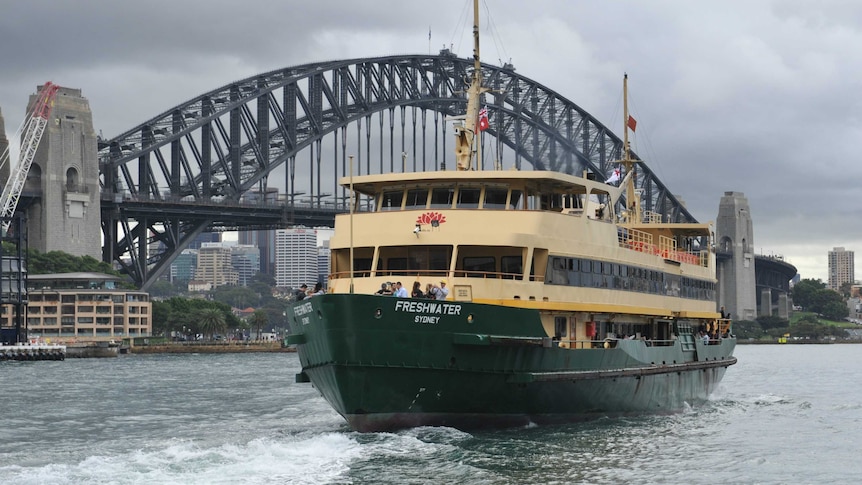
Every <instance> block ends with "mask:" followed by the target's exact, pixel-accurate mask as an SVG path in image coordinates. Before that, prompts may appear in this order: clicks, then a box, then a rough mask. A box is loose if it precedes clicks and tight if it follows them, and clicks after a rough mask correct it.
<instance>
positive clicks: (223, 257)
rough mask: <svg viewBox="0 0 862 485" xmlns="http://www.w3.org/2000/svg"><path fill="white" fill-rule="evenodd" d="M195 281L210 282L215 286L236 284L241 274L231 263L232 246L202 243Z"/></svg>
mask: <svg viewBox="0 0 862 485" xmlns="http://www.w3.org/2000/svg"><path fill="white" fill-rule="evenodd" d="M194 279H195V281H197V282H205V283H209V284H210V285H212V286H213V287H216V286H222V285H236V284H237V283H238V282H239V274H238V273H237V272H236V270H234V269H233V265H232V264H231V246H230V245H228V244H224V243H216V242H210V243H207V242H205V243H201V247H200V249H199V250H198V265H197V268H196V270H195V278H194Z"/></svg>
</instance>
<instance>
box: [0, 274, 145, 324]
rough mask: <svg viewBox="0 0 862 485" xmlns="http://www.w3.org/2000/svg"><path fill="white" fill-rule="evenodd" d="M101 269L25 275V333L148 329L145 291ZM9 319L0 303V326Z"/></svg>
mask: <svg viewBox="0 0 862 485" xmlns="http://www.w3.org/2000/svg"><path fill="white" fill-rule="evenodd" d="M120 281H122V279H121V278H120V277H118V276H113V275H108V274H103V273H57V274H41V275H29V276H28V300H29V303H28V305H27V315H26V317H27V318H26V322H27V328H28V333H29V336H30V337H37V336H41V337H77V338H91V337H145V336H149V335H151V334H152V318H151V315H152V303H151V302H150V295H149V294H148V293H147V292H145V291H140V290H128V289H123V288H121V287H120V285H119V283H120ZM14 325H15V320H14V307H13V306H12V305H4V306H3V307H2V311H0V326H3V327H12V326H14Z"/></svg>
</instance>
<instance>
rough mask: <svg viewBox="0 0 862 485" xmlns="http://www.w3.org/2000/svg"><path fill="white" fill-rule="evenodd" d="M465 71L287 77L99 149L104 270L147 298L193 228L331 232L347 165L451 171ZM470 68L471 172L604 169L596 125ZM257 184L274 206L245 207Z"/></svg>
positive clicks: (448, 65) (180, 112)
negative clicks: (479, 137) (478, 148)
mask: <svg viewBox="0 0 862 485" xmlns="http://www.w3.org/2000/svg"><path fill="white" fill-rule="evenodd" d="M472 62H473V61H472V60H470V59H460V58H457V57H456V56H454V55H452V54H449V53H448V52H446V51H443V52H441V53H440V54H439V55H436V56H435V55H408V56H390V57H378V58H366V59H351V60H341V61H332V62H323V63H314V64H305V65H301V66H294V67H288V68H284V69H279V70H276V71H272V72H267V73H263V74H259V75H257V76H253V77H250V78H247V79H243V80H240V81H236V82H233V83H230V84H228V85H226V86H223V87H221V88H218V89H216V90H213V91H210V92H207V93H205V94H202V95H200V96H198V97H196V98H194V99H192V100H190V101H187V102H185V103H183V104H181V105H179V106H176V107H174V108H171V109H170V110H168V111H166V112H164V113H162V114H160V115H159V116H156V117H155V118H152V119H150V120H148V121H146V122H144V123H142V124H141V125H139V126H137V127H135V128H132V129H131V130H129V131H127V132H125V133H123V134H121V135H119V136H117V137H115V138H113V139H110V140H100V144H99V147H100V150H99V164H100V175H101V184H102V231H103V234H104V239H105V247H104V248H103V252H104V254H103V256H104V259H105V261H113V262H116V263H119V264H120V265H121V266H122V267H123V268H124V269H125V270H126V272H128V273H129V274H130V275H131V276H132V278H133V280H134V281H135V282H136V283H138V284H139V285H140V286H142V287H144V288H146V287H148V286H149V285H150V284H151V283H152V282H153V281H155V279H157V278H158V277H159V276H160V275H161V274H163V273H164V271H165V270H166V269H167V268H168V267H169V265H170V263H171V261H173V259H174V258H175V257H176V255H178V254H179V252H180V251H181V250H182V249H183V248H184V247H186V246H187V245H188V243H189V242H190V241H191V240H193V239H194V238H195V237H196V236H197V235H198V234H200V233H201V232H203V231H207V230H243V229H256V228H276V227H287V226H289V225H296V224H303V223H305V224H306V225H331V224H332V221H333V218H334V214H335V213H337V212H343V211H346V201H347V193H346V191H345V190H344V189H343V188H341V187H340V186H339V185H338V180H339V178H341V177H345V176H347V175H348V174H349V169H348V166H349V163H348V157H349V156H353V157H354V175H363V174H369V173H388V172H396V171H397V172H400V171H408V170H409V171H425V170H445V169H447V168H454V155H453V153H451V152H452V148H451V143H453V141H452V140H449V139H448V138H451V132H448V131H447V123H446V120H445V118H446V117H447V116H455V115H460V114H462V113H463V110H464V109H465V106H466V98H465V96H464V92H465V91H466V88H467V84H468V83H469V79H470V73H471V72H472V69H473V66H472ZM482 70H483V78H484V79H485V82H486V84H487V85H488V86H489V87H491V88H492V90H493V91H492V92H491V93H488V94H486V95H485V96H486V99H485V100H484V103H483V104H484V105H486V106H487V107H488V111H489V113H490V120H491V124H490V128H489V129H488V130H487V131H485V132H484V133H485V134H486V137H485V139H484V141H483V146H484V147H485V148H484V149H483V153H485V154H488V155H487V156H486V157H483V160H480V168H487V169H490V168H493V167H499V168H503V169H507V168H517V169H521V170H527V169H533V170H554V171H560V172H565V173H569V174H577V175H580V174H583V173H584V172H585V171H586V172H588V173H592V174H595V176H596V178H597V179H603V177H606V176H607V174H609V173H610V172H611V171H612V170H613V168H614V167H615V161H616V160H618V159H620V158H621V148H622V141H621V139H620V138H618V137H617V136H616V135H614V134H613V133H612V132H611V131H610V130H609V129H608V128H607V127H606V126H604V125H603V124H601V123H600V122H599V121H598V120H596V119H594V118H593V117H592V116H590V115H589V114H588V113H587V112H586V111H584V110H583V109H581V108H580V107H578V106H577V105H575V104H574V103H572V102H571V101H568V100H566V99H564V98H562V97H561V96H560V95H559V94H558V93H556V92H554V91H553V90H551V89H549V88H547V87H545V86H543V85H541V84H539V83H537V82H535V81H532V80H530V79H528V78H526V77H524V76H521V75H519V74H517V73H515V70H514V68H513V67H512V66H510V65H505V66H503V67H496V66H490V65H484V64H483V65H482ZM453 131H454V130H453ZM632 157H633V158H637V155H635V154H632ZM638 170H639V172H638V177H637V188H638V189H640V190H639V191H640V193H641V194H642V195H641V197H642V206H643V207H644V209H646V210H651V211H654V212H658V213H661V214H663V216H664V217H665V218H666V219H667V220H674V221H688V222H692V221H694V218H693V217H692V216H691V214H689V212H688V211H687V210H686V209H685V207H683V206H682V205H681V204H680V202H679V201H678V200H677V199H676V198H675V197H674V196H673V195H672V194H671V193H670V192H669V191H668V189H667V188H666V187H665V186H664V184H662V183H661V181H660V180H658V178H657V177H656V176H655V175H654V174H653V172H652V171H651V170H650V169H649V167H648V166H647V165H646V164H645V163H641V164H639V166H638ZM268 186H278V187H280V189H281V190H282V191H283V194H284V195H283V196H282V197H281V198H280V199H279V200H276V201H270V202H271V203H269V204H260V203H257V202H256V201H257V200H263V199H264V198H265V197H264V196H263V194H266V193H267V187H268ZM363 202H364V204H365V207H368V206H369V204H370V201H367V200H366V201H363ZM622 203H625V201H622ZM154 243H158V244H154ZM156 246H157V247H158V249H156V250H153V249H152V248H154V247H156Z"/></svg>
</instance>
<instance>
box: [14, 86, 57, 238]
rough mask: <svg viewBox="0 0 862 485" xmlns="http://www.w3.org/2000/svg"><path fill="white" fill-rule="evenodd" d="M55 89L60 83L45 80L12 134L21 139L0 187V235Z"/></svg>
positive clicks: (42, 130)
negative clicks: (0, 190)
mask: <svg viewBox="0 0 862 485" xmlns="http://www.w3.org/2000/svg"><path fill="white" fill-rule="evenodd" d="M59 90H60V86H57V85H56V84H53V83H51V82H47V83H45V85H44V86H42V90H41V91H39V97H38V99H36V102H35V103H33V106H32V108H31V110H30V112H29V113H27V118H26V119H25V120H24V123H23V124H22V125H21V126H22V129H21V130H19V133H16V138H18V139H20V140H21V157H20V160H19V162H18V165H17V166H15V168H14V169H10V175H9V180H7V181H6V185H5V186H4V187H3V195H0V210H2V212H0V221H2V222H0V234H3V235H4V236H5V235H6V232H7V231H8V230H9V225H10V224H11V223H12V216H14V215H15V208H16V207H18V199H20V198H21V191H22V190H24V184H25V183H26V182H27V174H28V173H29V172H30V166H31V165H32V164H33V158H34V157H35V156H36V149H37V148H39V142H40V141H41V140H42V135H43V134H44V133H45V127H46V126H47V125H48V118H49V117H50V116H51V108H53V107H54V98H55V97H56V96H57V91H59ZM2 158H3V157H0V159H2Z"/></svg>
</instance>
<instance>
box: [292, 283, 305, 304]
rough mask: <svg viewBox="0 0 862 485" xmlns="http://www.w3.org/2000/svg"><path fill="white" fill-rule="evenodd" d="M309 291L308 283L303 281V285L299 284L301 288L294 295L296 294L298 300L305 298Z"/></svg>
mask: <svg viewBox="0 0 862 485" xmlns="http://www.w3.org/2000/svg"><path fill="white" fill-rule="evenodd" d="M307 292H308V285H306V284H305V283H303V284H302V285H300V286H299V289H298V290H296V291H295V292H294V293H293V296H294V298H296V301H300V300H304V299H305V297H306V296H307V295H306V293H307Z"/></svg>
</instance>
